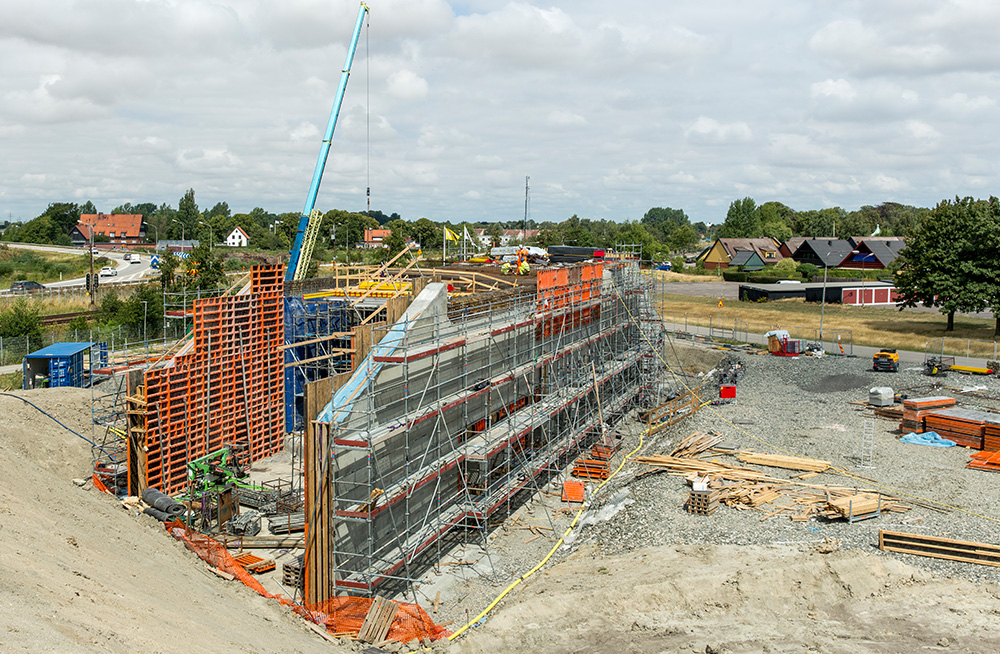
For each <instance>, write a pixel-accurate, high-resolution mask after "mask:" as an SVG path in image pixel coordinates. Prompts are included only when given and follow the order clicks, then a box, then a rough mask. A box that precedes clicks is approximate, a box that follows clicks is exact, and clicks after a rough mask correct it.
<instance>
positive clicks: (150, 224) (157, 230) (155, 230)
mask: <svg viewBox="0 0 1000 654" xmlns="http://www.w3.org/2000/svg"><path fill="white" fill-rule="evenodd" d="M149 226H150V227H152V228H153V233H154V234H156V239H155V240H154V241H153V245H154V246H155V245H156V244H158V243H159V242H160V228H159V227H157V226H156V225H155V224H153V223H149ZM153 249H154V250H155V249H156V248H155V247H154V248H153Z"/></svg>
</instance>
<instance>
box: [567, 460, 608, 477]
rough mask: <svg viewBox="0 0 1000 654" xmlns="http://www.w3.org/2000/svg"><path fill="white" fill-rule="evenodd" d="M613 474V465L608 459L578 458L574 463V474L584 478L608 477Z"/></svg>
mask: <svg viewBox="0 0 1000 654" xmlns="http://www.w3.org/2000/svg"><path fill="white" fill-rule="evenodd" d="M610 474H611V465H610V464H609V463H608V461H607V459H586V458H584V459H577V460H576V463H574V464H573V472H572V475H573V476H574V477H583V478H584V479H602V480H603V479H607V478H608V476H609V475H610Z"/></svg>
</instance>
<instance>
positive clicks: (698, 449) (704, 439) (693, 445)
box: [670, 431, 725, 457]
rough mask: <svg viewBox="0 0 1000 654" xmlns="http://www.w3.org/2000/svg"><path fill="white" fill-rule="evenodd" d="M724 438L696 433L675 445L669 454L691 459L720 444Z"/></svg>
mask: <svg viewBox="0 0 1000 654" xmlns="http://www.w3.org/2000/svg"><path fill="white" fill-rule="evenodd" d="M723 440H725V438H724V437H723V436H721V435H719V434H714V433H709V434H705V433H702V432H700V431H696V432H694V433H693V434H691V435H690V436H688V437H687V438H685V439H683V440H682V441H681V442H680V443H678V444H677V447H675V448H674V449H673V451H671V452H670V456H678V457H692V456H697V455H699V454H701V453H702V452H704V451H705V450H708V449H711V448H713V447H715V446H716V445H718V444H719V443H721V442H722V441H723Z"/></svg>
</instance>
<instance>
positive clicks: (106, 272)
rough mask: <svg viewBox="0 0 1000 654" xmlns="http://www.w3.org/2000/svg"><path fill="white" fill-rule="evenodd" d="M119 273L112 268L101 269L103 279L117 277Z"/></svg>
mask: <svg viewBox="0 0 1000 654" xmlns="http://www.w3.org/2000/svg"><path fill="white" fill-rule="evenodd" d="M117 276H118V271H117V270H115V269H114V268H112V267H111V266H104V267H103V268H101V277H117Z"/></svg>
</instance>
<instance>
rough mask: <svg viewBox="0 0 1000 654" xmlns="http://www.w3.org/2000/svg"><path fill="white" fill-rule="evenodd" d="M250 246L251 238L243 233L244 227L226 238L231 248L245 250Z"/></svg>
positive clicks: (235, 230) (236, 229) (237, 228)
mask: <svg viewBox="0 0 1000 654" xmlns="http://www.w3.org/2000/svg"><path fill="white" fill-rule="evenodd" d="M249 244H250V237H249V236H247V233H246V232H244V231H243V228H242V227H236V228H235V229H234V230H233V231H231V232H230V233H229V236H227V237H226V245H228V246H229V247H231V248H245V247H246V246H247V245H249Z"/></svg>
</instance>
